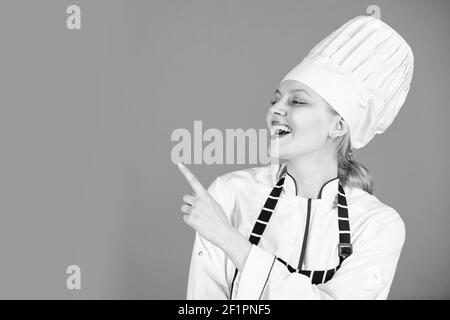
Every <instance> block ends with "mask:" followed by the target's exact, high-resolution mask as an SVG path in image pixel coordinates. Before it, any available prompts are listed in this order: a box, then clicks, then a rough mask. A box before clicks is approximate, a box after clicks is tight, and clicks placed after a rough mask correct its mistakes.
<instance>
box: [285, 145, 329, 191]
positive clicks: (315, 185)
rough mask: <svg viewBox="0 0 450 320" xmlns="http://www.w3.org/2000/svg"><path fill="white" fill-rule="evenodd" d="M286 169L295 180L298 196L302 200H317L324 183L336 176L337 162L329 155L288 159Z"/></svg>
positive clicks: (311, 155)
mask: <svg viewBox="0 0 450 320" xmlns="http://www.w3.org/2000/svg"><path fill="white" fill-rule="evenodd" d="M286 169H287V172H288V173H289V174H290V175H291V176H292V177H293V178H294V179H295V183H296V186H297V190H298V193H299V194H298V195H299V196H301V197H304V198H313V199H315V198H318V197H319V192H320V189H321V188H322V186H323V185H324V184H325V182H327V181H329V180H331V179H334V178H336V177H337V176H338V162H337V159H336V157H335V156H334V155H333V154H331V153H328V154H325V155H324V154H323V153H321V154H308V155H304V156H301V157H297V158H293V159H289V160H288V161H287V166H286Z"/></svg>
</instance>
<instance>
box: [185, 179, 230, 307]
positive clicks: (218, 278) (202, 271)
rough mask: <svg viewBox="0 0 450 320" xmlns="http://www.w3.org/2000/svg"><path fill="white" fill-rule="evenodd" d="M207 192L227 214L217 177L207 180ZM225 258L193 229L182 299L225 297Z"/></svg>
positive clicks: (227, 199)
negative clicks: (185, 293) (190, 254)
mask: <svg viewBox="0 0 450 320" xmlns="http://www.w3.org/2000/svg"><path fill="white" fill-rule="evenodd" d="M208 192H209V194H210V195H211V196H212V197H213V198H214V199H215V200H216V201H217V202H218V203H219V204H220V205H221V206H222V208H223V210H224V211H225V213H226V214H227V215H228V217H230V210H231V208H232V203H231V198H230V197H229V196H228V194H227V193H226V190H225V188H224V186H223V182H222V180H221V179H220V177H218V178H216V179H215V180H214V181H213V182H212V183H211V185H210V186H209V188H208ZM227 259H228V257H227V256H226V255H225V252H224V251H223V250H222V249H221V248H219V247H217V246H215V245H214V244H213V243H211V242H210V241H208V240H206V239H205V238H203V237H202V236H201V235H200V234H199V233H198V232H195V240H194V247H193V250H192V256H191V263H190V268H189V277H188V285H187V295H186V299H187V300H228V299H229V296H230V286H229V284H228V282H227V278H226V268H225V267H226V263H227Z"/></svg>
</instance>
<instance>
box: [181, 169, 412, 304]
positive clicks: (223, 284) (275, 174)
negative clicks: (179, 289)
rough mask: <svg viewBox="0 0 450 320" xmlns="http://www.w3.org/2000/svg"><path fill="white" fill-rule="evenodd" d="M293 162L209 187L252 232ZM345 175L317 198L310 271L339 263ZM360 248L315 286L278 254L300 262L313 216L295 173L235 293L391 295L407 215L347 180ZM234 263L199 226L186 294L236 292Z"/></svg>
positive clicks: (230, 176) (252, 296) (236, 174)
mask: <svg viewBox="0 0 450 320" xmlns="http://www.w3.org/2000/svg"><path fill="white" fill-rule="evenodd" d="M285 166H286V163H283V164H270V165H267V166H262V167H253V168H249V169H245V170H238V171H233V172H230V173H227V174H224V175H222V176H219V177H217V178H216V179H215V180H214V181H213V182H212V183H211V185H210V186H209V188H208V191H209V193H210V194H211V196H212V197H214V199H215V200H216V201H217V202H218V203H219V204H220V205H221V206H222V208H223V210H224V211H225V213H226V214H227V216H228V218H229V221H230V223H231V224H232V225H233V226H234V227H235V228H236V229H237V230H239V231H240V232H241V233H242V234H243V235H244V236H245V237H246V238H247V239H248V238H249V236H250V233H251V232H252V229H253V226H254V224H255V222H256V219H257V218H258V216H259V214H260V211H261V209H262V207H263V205H264V203H265V201H266V199H267V197H268V195H269V194H270V192H271V190H272V188H273V187H274V186H275V184H276V183H277V182H278V180H279V178H280V177H281V173H282V172H283V170H285V169H286V168H285ZM338 183H339V179H337V178H335V179H333V180H330V181H328V182H326V183H325V184H324V185H323V186H322V189H321V193H320V196H319V198H317V199H314V198H313V199H312V200H311V208H310V210H311V211H310V226H309V233H308V241H307V247H306V254H305V257H304V262H303V265H302V269H303V270H328V269H333V268H335V267H336V266H337V265H338V264H339V256H338V249H337V247H338V243H339V229H338V218H337V207H336V203H337V201H336V199H337V197H336V194H337V189H338ZM344 191H345V195H346V198H347V205H348V215H349V221H350V231H351V243H352V245H353V253H352V254H351V255H350V256H349V257H348V258H347V259H345V260H344V261H343V263H342V264H341V267H340V268H339V269H338V270H337V272H336V273H335V274H334V276H333V278H332V279H330V280H329V281H328V282H326V283H321V284H317V285H314V284H312V283H311V279H310V278H309V277H308V276H306V275H303V274H300V273H291V272H290V271H289V270H288V269H287V267H286V266H285V265H284V264H283V263H281V262H280V261H278V260H277V259H276V258H277V257H279V258H281V259H283V260H284V261H286V262H287V263H288V264H289V265H291V266H293V267H294V268H297V266H298V261H299V257H300V252H301V247H302V241H303V234H304V231H305V224H306V217H307V202H308V199H307V198H303V197H300V196H298V195H297V190H296V183H295V180H294V178H293V177H292V176H291V175H289V174H287V175H286V176H285V182H284V188H283V192H282V193H281V196H280V198H279V200H278V203H277V206H276V208H275V211H274V212H273V214H272V216H271V218H270V221H269V223H268V225H267V227H266V229H265V231H264V233H263V235H262V237H261V240H260V241H259V244H258V245H254V244H252V246H251V249H250V253H249V255H248V257H247V259H246V261H245V264H244V266H243V268H242V270H239V272H238V275H237V277H236V279H235V281H234V285H233V294H232V299H233V300H241V299H247V300H257V299H263V300H264V299H267V300H275V299H276V300H290V299H387V296H388V293H389V289H390V287H391V284H392V280H393V277H394V273H395V269H396V267H397V262H398V260H399V257H400V252H401V249H402V246H403V243H404V241H405V225H404V222H403V220H402V218H401V217H400V215H399V214H398V213H397V212H396V211H395V210H394V209H393V208H391V207H389V206H388V205H386V204H384V203H382V202H381V201H380V200H378V199H377V198H376V197H375V196H373V195H371V194H369V193H367V192H365V191H363V190H362V189H360V188H356V187H348V186H344ZM234 273H235V266H234V264H233V263H232V262H231V260H230V259H229V258H228V257H227V256H226V255H225V253H224V252H223V250H222V249H220V248H219V247H217V246H215V245H213V244H212V243H211V242H209V241H208V240H206V239H205V238H203V237H202V236H200V235H199V234H198V232H196V235H195V241H194V246H193V251H192V257H191V263H190V270H189V277H188V286H187V299H188V300H191V299H205V300H206V299H227V300H229V299H230V290H231V283H232V280H233V276H234Z"/></svg>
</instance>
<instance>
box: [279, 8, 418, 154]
mask: <svg viewBox="0 0 450 320" xmlns="http://www.w3.org/2000/svg"><path fill="white" fill-rule="evenodd" d="M413 67H414V57H413V53H412V50H411V48H410V46H409V45H408V43H407V42H406V41H405V40H404V39H403V38H402V37H401V36H400V35H399V34H398V33H397V32H396V31H395V30H394V29H392V28H391V27H390V26H388V25H387V24H386V23H385V22H383V21H381V20H379V19H377V18H374V17H371V16H358V17H356V18H353V19H351V20H350V21H348V22H346V23H345V24H344V25H342V26H341V27H340V28H339V29H337V30H336V31H334V32H332V33H331V34H329V35H328V36H327V37H326V38H325V39H323V40H322V41H321V42H319V43H318V44H317V45H316V46H315V47H314V48H313V49H312V50H311V51H310V52H309V53H308V55H307V56H306V57H305V58H304V59H303V60H302V61H301V62H300V63H299V64H298V65H296V66H295V67H294V68H293V69H292V70H291V71H290V72H289V73H288V74H287V75H286V76H285V77H284V78H283V79H282V80H281V82H283V81H284V80H288V79H291V80H297V81H300V82H303V83H304V84H306V85H307V86H308V87H310V88H311V89H313V90H314V91H315V92H316V93H317V94H319V95H320V96H321V97H322V98H323V99H324V100H326V101H327V102H328V103H329V104H330V105H331V106H332V107H333V108H334V109H335V110H336V112H337V113H339V115H340V116H342V118H344V120H345V121H346V122H347V124H348V126H349V129H350V139H351V144H352V147H353V148H354V149H359V148H362V147H364V146H365V145H366V144H367V143H368V142H369V141H370V140H371V139H372V138H373V137H374V136H375V134H377V133H378V134H380V133H383V132H384V131H385V130H386V129H387V127H389V125H390V124H391V123H392V121H393V120H394V118H395V116H396V115H397V113H398V111H399V110H400V108H401V107H402V105H403V103H404V102H405V99H406V95H407V94H408V91H409V87H410V83H411V79H412V75H413ZM281 82H280V83H281Z"/></svg>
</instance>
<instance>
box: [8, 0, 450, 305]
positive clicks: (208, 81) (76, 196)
mask: <svg viewBox="0 0 450 320" xmlns="http://www.w3.org/2000/svg"><path fill="white" fill-rule="evenodd" d="M70 4H78V5H80V6H81V9H82V29H81V30H79V31H69V30H67V29H66V25H65V20H66V17H67V14H66V12H65V11H66V7H67V6H68V5H70ZM371 4H376V5H378V6H380V8H381V14H382V15H381V18H382V19H383V20H385V21H386V22H387V23H389V24H390V25H392V26H393V27H394V28H395V29H397V30H398V32H399V33H400V34H402V35H403V36H404V37H405V38H406V39H407V40H408V42H409V43H410V45H411V46H412V48H413V51H414V54H415V70H414V78H413V83H412V86H411V91H410V93H409V96H408V98H407V101H406V104H405V105H404V106H403V108H402V110H401V111H400V113H399V116H398V117H397V119H396V120H395V122H394V123H393V125H392V126H391V127H390V128H389V129H388V131H387V132H385V133H384V134H383V135H379V136H377V137H375V139H374V140H372V142H371V143H370V144H369V145H368V146H366V147H365V148H364V149H362V150H359V151H357V152H356V154H355V157H356V159H357V160H359V161H360V162H362V163H363V164H365V165H366V166H367V167H368V168H369V169H370V170H371V172H372V174H373V175H374V178H375V195H376V196H377V197H378V198H379V199H380V200H381V201H383V202H385V203H387V204H388V205H390V206H392V207H394V208H395V209H396V210H397V211H398V212H399V213H400V215H401V216H402V217H403V219H404V221H405V224H406V231H407V235H406V243H405V246H404V249H403V252H402V256H401V258H400V262H399V265H398V268H397V273H396V276H395V279H394V283H393V285H392V289H391V292H390V298H391V299H419V298H425V299H431V298H437V299H442V298H450V278H449V277H448V270H449V268H450V250H449V240H450V235H449V232H448V228H449V226H450V212H449V211H450V206H449V204H450V201H449V192H448V189H449V187H450V186H449V181H450V179H449V178H450V177H449V174H450V169H449V167H448V164H449V143H448V137H449V128H450V126H449V125H448V121H449V120H450V111H449V104H448V101H449V100H450V95H449V92H450V91H449V90H448V86H449V83H450V64H449V62H448V59H449V56H450V41H449V40H448V34H449V31H450V21H449V16H450V1H447V0H442V1H410V0H408V1H375V0H372V1H325V0H320V1H318V0H316V1H280V0H277V1H275V0H271V1H268V0H267V1H261V0H247V1H236V0H234V1H211V0H190V1H181V0H179V1H174V0H171V1H162V0H159V1H136V0H135V1H112V0H108V1H92V0H91V1H86V0H85V1H81V0H79V1H76V2H75V1H63V0H54V1H31V0H30V1H18V0H14V1H12V0H11V1H5V0H2V2H1V5H0V39H1V50H0V57H1V59H0V63H1V69H0V70H1V72H0V81H1V87H0V88H1V95H0V148H1V149H0V150H1V151H0V152H1V157H0V214H1V215H0V298H6V299H10V298H26V299H28V298H42V299H47V298H61V299H78V298H138V299H140V298H148V299H184V298H185V293H186V284H187V275H188V267H189V262H190V255H191V250H192V244H193V239H194V231H193V230H192V229H191V228H190V227H189V226H187V225H186V224H185V223H184V221H183V220H182V215H183V214H182V213H181V211H180V210H179V208H180V206H181V204H182V200H181V197H182V195H183V194H185V193H189V192H191V190H190V188H189V186H188V184H187V182H186V181H185V180H184V178H183V177H182V176H181V174H180V173H179V171H178V169H177V168H176V166H175V165H174V164H173V163H172V162H171V159H170V152H171V149H172V148H173V146H174V145H175V143H174V142H171V140H170V137H171V133H172V131H173V130H175V129H176V128H187V129H189V130H190V131H192V128H193V122H194V120H202V121H203V127H204V129H206V128H218V129H221V130H224V129H225V128H261V129H262V128H265V114H266V112H267V110H268V108H269V101H270V99H271V98H272V95H273V92H274V90H275V89H276V87H277V85H278V83H279V81H280V80H281V77H282V76H284V74H285V73H286V72H287V71H289V70H290V68H291V67H293V66H294V65H295V64H296V63H298V62H299V61H300V59H301V58H302V57H303V56H304V55H306V53H307V52H308V50H309V49H310V48H312V46H313V45H314V44H316V43H317V42H318V41H319V40H321V39H322V38H323V37H324V36H326V35H327V34H328V33H329V32H331V31H333V30H334V29H336V28H337V27H339V26H340V25H341V24H343V23H344V22H345V21H347V20H349V19H351V18H353V17H354V16H356V15H360V14H365V13H366V8H367V7H368V6H369V5H371ZM250 166H253V165H250ZM246 167H249V165H212V166H208V165H191V166H190V168H191V169H192V171H193V172H194V173H195V174H196V175H197V176H198V178H199V179H200V180H201V181H202V182H203V184H204V185H205V186H207V185H209V183H211V181H212V180H213V179H214V178H215V177H216V176H218V175H221V174H223V173H226V172H229V171H233V170H238V169H241V168H246ZM71 264H77V265H79V266H80V267H81V269H82V289H81V290H78V291H77V290H72V291H70V290H67V289H66V287H65V284H66V282H65V281H66V277H67V275H66V273H65V270H66V267H67V266H68V265H71Z"/></svg>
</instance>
